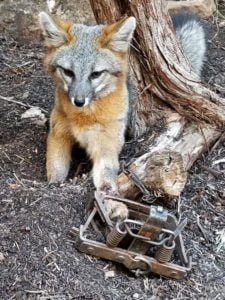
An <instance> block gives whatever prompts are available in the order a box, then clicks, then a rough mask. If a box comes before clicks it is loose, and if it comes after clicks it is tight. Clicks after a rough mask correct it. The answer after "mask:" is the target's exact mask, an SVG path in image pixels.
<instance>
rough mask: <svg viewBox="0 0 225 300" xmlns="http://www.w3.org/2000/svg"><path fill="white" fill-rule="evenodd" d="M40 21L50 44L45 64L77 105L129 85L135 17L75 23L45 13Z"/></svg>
mask: <svg viewBox="0 0 225 300" xmlns="http://www.w3.org/2000/svg"><path fill="white" fill-rule="evenodd" d="M39 20H40V25H41V28H42V31H43V34H44V37H45V41H46V45H47V47H48V53H47V55H46V60H45V65H46V66H47V68H48V70H49V71H50V73H51V74H52V75H53V77H54V79H55V80H56V81H57V84H58V85H59V86H60V87H61V88H62V89H63V90H64V92H65V93H66V94H67V95H68V98H69V100H70V101H71V103H72V104H73V105H75V106H78V107H84V106H87V105H89V104H90V103H91V102H92V101H95V100H98V99H101V98H103V97H105V96H107V95H108V94H110V93H112V92H113V91H114V90H116V87H117V85H118V83H119V82H120V83H121V81H123V82H124V84H126V79H127V69H128V62H127V53H128V50H129V44H130V41H131V39H132V36H133V32H134V30H135V26H136V21H135V18H134V17H129V18H126V19H123V20H121V21H119V22H117V23H114V24H112V25H108V26H104V25H96V26H86V25H81V24H72V23H69V22H65V21H62V20H60V19H58V18H55V17H52V16H49V15H48V14H46V13H45V12H41V13H40V15H39Z"/></svg>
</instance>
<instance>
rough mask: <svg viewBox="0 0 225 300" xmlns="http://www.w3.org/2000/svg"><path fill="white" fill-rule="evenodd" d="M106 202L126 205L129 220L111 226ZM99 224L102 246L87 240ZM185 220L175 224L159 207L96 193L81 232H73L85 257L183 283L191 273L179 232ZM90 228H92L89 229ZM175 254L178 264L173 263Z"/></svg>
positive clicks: (95, 240) (173, 217)
mask: <svg viewBox="0 0 225 300" xmlns="http://www.w3.org/2000/svg"><path fill="white" fill-rule="evenodd" d="M107 199H114V200H116V201H119V202H122V203H124V204H126V206H127V207H128V210H129V219H126V220H124V221H121V222H118V223H116V224H114V223H113V222H112V221H111V220H110V219H109V217H108V215H107V214H106V211H105V208H104V202H105V201H107ZM96 220H98V221H99V220H100V221H101V222H102V223H103V224H102V225H104V226H101V227H104V228H105V229H107V230H104V231H102V230H101V229H98V232H102V235H103V236H104V242H102V241H98V240H97V239H95V238H93V239H88V238H87V236H88V235H89V236H91V234H90V232H91V231H92V232H93V228H95V229H96V226H97V225H96ZM186 224H187V220H186V219H184V220H183V221H179V222H178V220H177V218H176V217H175V216H174V215H172V214H170V213H169V212H168V211H167V210H166V209H164V208H163V207H162V206H157V205H151V206H149V205H144V204H140V203H138V202H135V201H131V200H128V199H123V198H118V197H113V196H105V195H103V194H101V193H97V192H96V193H95V201H94V207H93V209H92V211H91V213H90V215H89V217H88V219H87V221H86V223H85V224H84V225H81V226H80V229H78V228H73V230H72V232H73V234H74V235H75V236H76V247H77V248H78V249H79V250H80V251H82V252H84V253H87V254H91V255H94V256H98V257H101V258H105V259H108V260H112V261H115V262H119V263H122V264H123V265H124V266H126V267H127V268H128V269H130V270H132V271H134V272H136V274H146V273H149V272H154V273H157V274H159V275H162V276H166V277H170V278H174V279H182V278H184V276H185V275H186V274H187V271H189V270H190V269H191V260H190V258H189V257H187V256H186V253H185V249H184V244H183V239H182V235H181V231H182V230H183V228H184V227H185V226H186ZM91 225H93V226H91ZM174 254H177V255H176V256H178V258H179V262H180V264H176V263H174V262H173V260H174V259H175V256H174ZM176 259H177V258H176Z"/></svg>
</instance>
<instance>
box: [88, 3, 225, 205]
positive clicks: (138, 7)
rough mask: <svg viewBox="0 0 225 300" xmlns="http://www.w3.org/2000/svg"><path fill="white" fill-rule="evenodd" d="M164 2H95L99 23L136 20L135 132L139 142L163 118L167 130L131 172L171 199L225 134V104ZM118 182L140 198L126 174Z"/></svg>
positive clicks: (127, 194) (128, 194) (128, 193)
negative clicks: (187, 52)
mask: <svg viewBox="0 0 225 300" xmlns="http://www.w3.org/2000/svg"><path fill="white" fill-rule="evenodd" d="M164 2H165V1H162V0H151V1H149V0H132V1H129V0H90V3H91V6H92V9H93V12H94V15H95V17H96V20H97V22H98V23H105V22H107V23H112V22H116V21H117V20H119V19H120V18H121V17H122V16H123V15H125V14H127V15H132V16H134V17H135V18H136V20H137V29H136V31H135V36H134V39H133V43H132V46H131V53H130V69H131V72H132V75H133V80H134V83H135V86H136V89H137V99H136V101H134V104H133V108H132V113H133V115H132V123H131V130H132V131H133V132H134V136H135V137H137V136H139V135H141V134H143V133H145V132H146V131H147V130H149V128H150V126H151V125H153V124H154V123H157V122H158V120H160V119H162V118H165V119H166V124H167V126H166V127H167V129H166V130H165V132H164V133H162V134H161V135H160V136H159V137H158V138H157V140H156V141H154V145H150V146H149V151H148V153H146V154H144V155H143V156H141V157H139V158H138V159H136V161H135V162H134V163H132V164H131V165H130V166H129V170H130V171H132V172H134V173H135V174H136V175H137V176H138V177H139V178H140V179H141V180H143V182H144V183H145V185H146V187H147V188H152V189H153V190H156V191H158V192H160V194H161V195H163V196H166V197H167V198H169V199H171V198H174V197H176V196H178V195H180V193H181V191H182V190H183V188H184V185H185V183H186V177H187V170H188V169H189V168H190V167H191V166H192V164H193V163H194V161H195V160H196V159H197V158H198V157H199V155H200V154H201V153H202V152H203V151H205V150H206V149H208V147H210V145H211V144H212V143H213V142H214V141H215V140H216V139H217V138H218V137H219V135H220V134H221V133H220V131H219V129H221V128H223V127H224V125H225V100H224V99H222V98H220V97H219V96H218V95H217V94H215V93H214V92H212V91H211V90H209V89H207V88H206V87H205V86H204V85H202V84H201V83H200V82H199V79H198V77H197V75H196V74H195V73H194V72H193V70H192V69H191V66H190V65H189V63H188V62H187V60H186V58H185V57H184V55H183V53H182V50H181V48H180V45H179V43H178V41H177V40H176V37H175V35H174V31H173V28H172V23H171V19H170V16H169V15H168V11H167V8H166V4H165V3H164ZM164 4H165V5H164ZM171 108H173V109H174V110H175V111H176V112H177V113H175V112H174V110H173V109H171ZM178 113H179V114H178ZM190 121H192V122H190ZM118 183H119V188H120V192H121V194H122V195H123V196H125V197H129V198H135V197H136V196H138V195H139V193H140V191H139V190H138V188H136V187H135V185H134V184H133V181H132V180H131V179H130V177H129V176H127V175H126V174H124V173H122V174H120V175H119V177H118Z"/></svg>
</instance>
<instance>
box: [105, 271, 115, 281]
mask: <svg viewBox="0 0 225 300" xmlns="http://www.w3.org/2000/svg"><path fill="white" fill-rule="evenodd" d="M115 275H116V274H115V271H107V272H105V279H108V278H112V277H115Z"/></svg>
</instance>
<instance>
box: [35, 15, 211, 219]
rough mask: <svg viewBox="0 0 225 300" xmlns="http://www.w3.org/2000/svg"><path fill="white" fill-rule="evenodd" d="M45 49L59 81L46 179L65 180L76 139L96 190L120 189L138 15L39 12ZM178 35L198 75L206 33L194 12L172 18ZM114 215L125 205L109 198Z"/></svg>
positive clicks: (49, 67) (50, 69)
mask: <svg viewBox="0 0 225 300" xmlns="http://www.w3.org/2000/svg"><path fill="white" fill-rule="evenodd" d="M39 19H40V25H41V28H42V31H43V34H44V36H45V41H46V45H47V54H46V57H45V61H44V65H45V67H46V69H47V71H48V72H49V74H50V75H51V76H52V77H53V78H54V80H55V82H56V93H55V104H54V107H53V110H52V113H51V117H50V132H49V134H48V139H47V159H46V169H47V178H48V181H49V182H50V183H52V182H58V181H64V180H65V179H66V177H67V175H68V171H69V167H70V159H71V148H72V146H73V144H74V143H75V142H77V143H79V144H80V146H81V147H83V148H84V149H85V150H86V152H87V154H88V155H89V156H90V158H91V160H92V161H93V181H94V185H95V187H96V189H97V190H99V191H103V192H106V193H117V173H118V170H119V160H118V157H119V153H120V151H121V149H122V147H123V144H124V136H125V130H126V126H127V121H128V111H129V103H130V99H129V98H130V95H131V93H129V90H128V75H129V67H128V50H129V46H130V42H131V40H132V36H133V32H134V30H135V27H136V20H135V18H134V17H128V18H126V19H122V20H121V21H119V22H117V23H114V24H112V25H96V26H86V25H81V24H72V23H70V22H66V21H63V20H61V19H59V18H57V17H52V16H49V15H48V14H46V13H45V12H41V13H40V15H39ZM173 22H174V26H175V30H176V34H177V37H178V38H179V40H180V42H181V44H182V46H183V49H184V52H185V55H186V56H187V58H188V59H189V61H190V63H191V64H192V66H193V69H194V70H195V72H196V73H197V74H198V75H199V76H200V73H201V69H202V65H203V59H204V55H205V49H206V42H205V34H204V30H203V28H202V26H201V25H200V23H199V22H198V21H197V20H196V19H195V18H193V17H192V16H190V15H187V14H183V15H181V16H175V17H174V18H173ZM106 207H107V210H108V213H109V215H110V216H111V218H114V217H115V218H116V217H120V218H125V217H126V216H127V209H126V207H125V206H124V205H123V204H120V203H117V202H115V201H111V200H108V201H107V203H106Z"/></svg>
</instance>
